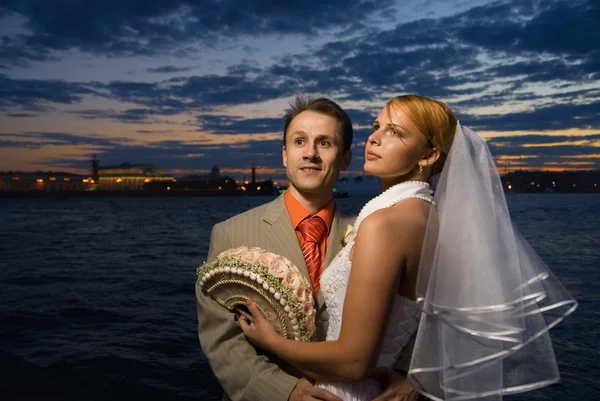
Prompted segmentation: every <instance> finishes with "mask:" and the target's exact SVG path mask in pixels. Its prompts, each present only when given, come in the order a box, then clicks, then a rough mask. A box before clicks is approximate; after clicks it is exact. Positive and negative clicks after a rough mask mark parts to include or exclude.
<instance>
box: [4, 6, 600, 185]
mask: <svg viewBox="0 0 600 401" xmlns="http://www.w3.org/2000/svg"><path fill="white" fill-rule="evenodd" d="M407 93H416V94H419V95H424V96H429V97H432V98H435V99H438V100H441V101H444V102H446V103H447V104H448V105H449V106H450V107H451V108H452V109H453V110H454V112H455V113H456V114H457V117H458V118H459V120H460V122H461V124H463V125H465V126H468V127H470V128H472V129H474V130H475V131H476V132H477V133H478V134H480V135H481V136H482V137H484V138H485V139H486V140H487V142H488V145H489V147H490V149H491V151H492V154H493V155H494V156H495V158H496V162H497V165H498V167H499V169H500V171H501V172H502V171H511V170H515V169H520V168H522V169H535V170H538V169H543V170H572V169H600V2H598V1H597V0H560V1H559V0H539V1H529V0H512V1H510V0H509V1H485V0H458V1H451V0H448V1H446V0H378V1H374V0H330V1H326V0H303V1H300V2H293V3H292V2H289V3H288V2H282V1H279V0H262V1H259V0H245V1H243V2H242V1H235V0H200V1H191V0H153V1H141V0H103V1H97V0H87V1H72V0H53V1H45V0H0V171H1V170H4V171H7V170H17V171H37V170H42V171H49V170H50V171H68V172H75V173H82V174H85V173H87V172H88V171H89V168H90V158H91V157H92V156H93V155H94V154H95V155H97V157H98V159H99V160H100V166H101V167H102V166H112V165H117V164H120V163H124V162H128V163H133V164H138V163H139V164H153V165H156V166H159V167H161V168H162V169H164V170H165V171H166V172H168V173H169V174H174V175H185V174H192V173H195V174H198V173H199V174H202V173H205V172H208V171H209V170H210V169H211V168H212V167H214V166H217V167H219V168H220V170H221V172H222V173H223V174H229V175H232V176H234V177H236V178H238V177H239V178H243V177H245V176H248V174H249V173H248V171H249V169H250V167H251V166H252V165H255V166H257V172H258V174H259V177H262V178H265V179H266V178H273V179H281V178H282V177H283V176H284V170H283V168H282V161H281V147H282V130H283V119H282V116H283V114H284V113H285V111H286V110H287V109H288V108H289V102H290V101H291V100H293V98H294V96H295V95H298V94H302V95H311V96H325V97H328V98H331V99H333V100H334V101H336V102H338V103H339V104H340V105H341V106H342V107H343V108H344V109H345V110H346V111H348V114H349V115H350V117H351V118H352V121H353V124H354V129H355V136H354V142H353V147H352V150H353V155H354V156H353V161H352V163H351V165H350V168H349V172H348V174H350V175H351V176H353V175H360V174H362V164H363V162H364V151H363V149H364V144H365V140H366V138H367V137H368V135H369V133H370V127H371V126H372V123H373V120H374V118H375V117H376V116H377V114H378V113H379V110H380V109H381V108H382V107H383V105H384V104H385V102H387V101H388V100H389V99H390V98H392V97H393V96H396V95H402V94H407Z"/></svg>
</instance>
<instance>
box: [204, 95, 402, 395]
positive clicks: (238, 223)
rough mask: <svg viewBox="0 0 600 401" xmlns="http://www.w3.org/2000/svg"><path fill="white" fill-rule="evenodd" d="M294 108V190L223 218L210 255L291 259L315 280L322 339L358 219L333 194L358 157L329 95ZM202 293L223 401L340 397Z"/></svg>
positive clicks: (290, 160) (290, 154)
mask: <svg viewBox="0 0 600 401" xmlns="http://www.w3.org/2000/svg"><path fill="white" fill-rule="evenodd" d="M291 106H292V109H291V110H290V111H289V112H288V113H287V114H286V115H285V116H284V133H283V142H284V146H283V151H282V156H283V165H284V167H285V169H286V173H287V176H288V180H289V188H288V190H287V191H286V192H285V193H284V194H283V195H281V196H279V197H278V198H277V199H275V200H274V201H272V202H269V203H267V204H265V205H262V206H259V207H257V208H255V209H252V210H250V211H247V212H245V213H242V214H239V215H237V216H234V217H232V218H230V219H229V220H226V221H224V222H222V223H219V224H216V225H215V226H214V227H213V229H212V232H211V238H210V247H209V251H208V261H209V262H210V261H212V260H214V259H215V258H216V256H217V255H218V254H219V253H221V252H223V251H225V250H227V249H229V248H234V247H238V246H242V245H246V246H249V247H260V248H263V249H265V250H267V251H269V252H273V253H275V254H279V255H282V256H285V257H287V258H288V259H289V260H290V261H291V262H292V263H293V264H294V265H295V266H297V267H298V268H299V269H300V271H301V272H302V273H303V274H305V275H306V277H307V278H308V279H310V280H311V282H312V284H313V290H314V292H315V295H316V300H317V302H316V309H317V319H316V326H317V338H318V339H319V340H324V339H325V335H326V332H327V322H328V314H327V310H326V308H325V304H324V298H323V295H322V294H321V292H320V289H319V277H320V275H321V274H322V272H323V269H324V268H325V267H326V266H328V265H329V263H330V262H331V261H332V260H333V258H334V256H335V255H336V254H337V253H338V252H339V250H340V249H341V239H342V232H343V228H344V227H346V226H347V225H348V224H350V223H352V222H353V220H354V219H353V218H351V217H350V216H348V217H346V216H342V214H341V213H340V211H339V210H337V208H336V207H335V203H334V200H333V197H332V193H333V187H334V185H335V182H336V180H337V178H338V176H339V173H340V171H343V170H345V169H346V168H347V167H348V165H349V164H350V160H351V158H352V153H351V151H350V146H351V144H352V136H353V130H352V122H351V121H350V118H349V117H348V115H347V114H346V112H345V111H344V110H343V109H342V108H341V107H340V106H339V105H338V104H336V103H335V102H333V101H331V100H329V99H325V98H319V99H311V98H303V97H298V98H296V100H295V102H294V103H293V104H291ZM308 220H310V221H311V224H312V227H311V230H314V229H315V227H318V228H317V231H318V232H319V235H318V238H314V236H313V237H311V236H310V235H307V237H306V238H305V234H303V232H305V230H304V227H305V226H306V225H307V224H305V222H307V221H308ZM315 222H316V223H315ZM313 223H314V224H313ZM305 259H306V260H308V263H307V262H306V260H305ZM309 270H310V271H309ZM196 299H197V305H198V334H199V338H200V345H201V346H202V351H203V353H204V355H205V356H206V357H207V358H208V361H209V363H210V365H211V368H212V370H213V372H214V373H215V375H216V377H217V379H218V380H219V382H220V384H221V386H222V387H223V389H224V390H225V393H226V394H225V396H224V400H234V401H242V400H243V401H263V400H264V401H271V400H272V401H286V400H289V401H299V400H331V401H334V400H335V401H338V400H339V397H337V396H335V395H333V394H331V393H329V392H328V391H326V390H324V389H320V388H317V387H314V386H313V385H312V384H311V383H310V382H309V381H308V380H307V379H305V378H300V379H299V377H301V374H300V372H298V371H297V370H296V369H295V368H294V367H292V366H291V365H289V364H287V363H286V362H284V361H281V360H278V359H276V357H275V356H273V355H269V354H265V353H264V352H263V351H262V350H257V349H255V348H254V347H253V346H252V345H250V343H249V342H248V341H247V340H246V338H245V337H244V334H243V333H242V330H241V329H240V327H239V325H238V323H237V322H235V321H234V315H233V314H232V313H230V312H229V311H227V310H226V309H225V308H223V307H222V306H221V305H219V304H218V303H217V302H216V301H214V300H213V299H212V298H210V297H209V296H207V295H206V294H204V293H203V292H201V290H200V287H199V286H198V285H196ZM392 376H394V375H392ZM395 379H398V376H396V377H395ZM398 383H400V385H399V386H400V387H402V386H403V385H404V386H405V383H403V382H402V381H401V380H400V381H396V388H393V386H392V388H389V389H388V390H387V393H384V394H382V397H381V398H380V399H381V401H383V400H392V399H394V398H393V397H392V396H393V395H394V393H395V391H396V390H397V388H399V387H398ZM403 388H406V387H403ZM386 394H387V395H386ZM378 398H379V397H378Z"/></svg>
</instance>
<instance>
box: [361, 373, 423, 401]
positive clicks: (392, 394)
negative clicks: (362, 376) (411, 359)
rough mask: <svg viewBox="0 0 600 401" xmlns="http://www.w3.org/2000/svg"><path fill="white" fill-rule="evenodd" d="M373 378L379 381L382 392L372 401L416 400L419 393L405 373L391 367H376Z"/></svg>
mask: <svg viewBox="0 0 600 401" xmlns="http://www.w3.org/2000/svg"><path fill="white" fill-rule="evenodd" d="M376 371H377V372H375V375H374V377H373V378H374V379H377V380H379V381H380V382H381V387H382V390H383V391H382V392H381V394H379V395H378V396H377V397H375V398H373V400H372V401H417V400H418V399H419V393H417V392H416V391H415V389H414V388H413V387H412V386H411V385H410V383H409V382H408V379H407V377H406V375H404V374H400V373H398V372H396V371H395V370H393V369H376Z"/></svg>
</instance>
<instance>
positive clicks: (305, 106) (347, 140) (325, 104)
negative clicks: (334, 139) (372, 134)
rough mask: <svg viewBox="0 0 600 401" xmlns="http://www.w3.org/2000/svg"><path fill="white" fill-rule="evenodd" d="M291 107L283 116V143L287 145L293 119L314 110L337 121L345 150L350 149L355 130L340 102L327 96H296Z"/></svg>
mask: <svg viewBox="0 0 600 401" xmlns="http://www.w3.org/2000/svg"><path fill="white" fill-rule="evenodd" d="M290 107H291V109H290V110H288V111H287V113H285V115H284V116H283V120H284V127H283V145H284V146H285V138H286V135H287V130H288V127H289V126H290V124H291V123H292V120H293V119H294V118H296V116H298V114H300V113H302V112H303V111H314V112H316V113H321V114H324V115H326V116H329V117H332V118H334V119H335V120H336V121H337V127H338V132H339V134H340V135H341V136H342V141H343V148H344V152H347V151H349V150H350V147H351V146H352V138H353V136H354V130H353V129H352V121H351V120H350V117H349V116H348V114H347V113H346V112H345V111H344V109H342V108H341V107H340V105H339V104H337V103H336V102H334V101H333V100H331V99H327V98H325V97H320V98H316V99H315V98H312V97H310V96H296V98H295V99H294V101H293V102H290Z"/></svg>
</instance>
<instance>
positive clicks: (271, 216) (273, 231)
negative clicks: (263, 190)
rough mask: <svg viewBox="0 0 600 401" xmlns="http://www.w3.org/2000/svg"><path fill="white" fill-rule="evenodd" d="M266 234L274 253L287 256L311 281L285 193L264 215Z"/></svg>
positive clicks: (272, 203) (270, 205)
mask: <svg viewBox="0 0 600 401" xmlns="http://www.w3.org/2000/svg"><path fill="white" fill-rule="evenodd" d="M263 220H264V223H265V226H266V227H265V231H264V232H265V235H266V237H267V239H268V240H269V242H270V243H271V245H272V246H273V249H274V253H276V254H278V255H282V256H285V257H286V258H288V259H289V260H290V262H292V263H293V264H294V266H296V267H297V268H298V270H300V273H302V274H303V275H304V276H305V277H306V278H307V279H308V282H309V283H310V277H309V275H308V270H307V269H306V262H305V261H304V256H302V249H300V244H299V243H298V237H297V236H296V231H295V230H294V227H293V226H292V220H291V219H290V215H289V213H288V212H287V209H286V208H285V202H284V201H283V195H281V196H279V198H277V199H275V200H274V201H273V202H271V203H270V204H269V206H268V208H267V210H266V212H265V215H264V219H263Z"/></svg>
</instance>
